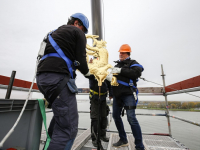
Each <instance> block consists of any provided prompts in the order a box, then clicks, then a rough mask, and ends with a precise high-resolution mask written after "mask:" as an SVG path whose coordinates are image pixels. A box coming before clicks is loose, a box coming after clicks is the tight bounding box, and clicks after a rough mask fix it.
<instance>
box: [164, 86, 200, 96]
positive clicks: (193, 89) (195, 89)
mask: <svg viewBox="0 0 200 150" xmlns="http://www.w3.org/2000/svg"><path fill="white" fill-rule="evenodd" d="M196 91H200V86H199V87H195V88H190V89H184V90H177V91H173V92H167V93H165V95H172V94H180V93H187V92H196Z"/></svg>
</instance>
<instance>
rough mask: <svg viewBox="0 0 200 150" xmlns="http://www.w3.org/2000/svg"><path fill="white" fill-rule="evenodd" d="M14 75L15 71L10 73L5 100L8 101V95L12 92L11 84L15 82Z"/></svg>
mask: <svg viewBox="0 0 200 150" xmlns="http://www.w3.org/2000/svg"><path fill="white" fill-rule="evenodd" d="M15 74H16V71H12V74H11V77H10V82H9V85H8V89H7V93H6V97H5V99H10V94H11V91H12V86H13V82H14V80H15Z"/></svg>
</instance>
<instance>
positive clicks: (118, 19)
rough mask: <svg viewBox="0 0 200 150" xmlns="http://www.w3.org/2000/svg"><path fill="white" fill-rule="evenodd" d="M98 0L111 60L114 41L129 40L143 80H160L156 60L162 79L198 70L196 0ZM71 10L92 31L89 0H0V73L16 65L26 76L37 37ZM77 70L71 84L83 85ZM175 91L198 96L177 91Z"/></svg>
mask: <svg viewBox="0 0 200 150" xmlns="http://www.w3.org/2000/svg"><path fill="white" fill-rule="evenodd" d="M102 4H103V5H102V12H103V22H104V27H105V30H104V31H105V41H106V42H107V50H108V52H109V63H110V64H111V65H113V66H114V62H113V61H115V60H118V50H119V47H120V46H121V45H122V44H129V45H130V46H131V48H132V54H131V58H132V59H135V60H137V61H138V62H139V63H140V64H142V65H143V66H144V69H145V70H144V72H143V75H142V76H143V77H144V78H146V79H147V80H150V81H153V82H156V83H159V84H162V78H161V76H160V75H161V64H163V67H164V72H165V74H166V85H170V84H173V83H176V82H179V81H182V80H186V79H189V78H192V77H195V76H198V75H200V63H199V57H200V1H199V0H123V1H122V0H118V1H116V0H104V1H103V3H102ZM76 12H81V13H83V14H85V15H86V16H87V17H88V19H89V21H90V28H89V33H88V34H92V28H91V3H90V0H73V1H72V0H48V1H47V0H43V1H41V0H28V1H27V0H1V1H0V22H1V23H0V75H4V76H10V75H11V72H12V70H16V71H17V73H16V78H18V79H22V80H26V81H32V79H33V76H34V72H35V64H36V57H37V53H38V50H39V46H40V42H41V41H42V39H43V37H44V36H45V35H46V33H47V32H49V31H50V30H53V29H56V28H58V27H59V26H61V25H63V24H66V22H67V19H68V17H69V16H70V15H71V14H73V13H76ZM77 74H78V76H77V80H76V83H77V86H78V87H88V80H87V79H85V78H84V77H83V76H82V75H81V74H80V73H77ZM152 86H157V85H155V84H152V83H148V82H145V81H141V80H140V82H139V83H138V87H152ZM194 94H197V95H199V96H200V94H199V93H197V92H196V93H194ZM1 97H2V96H1ZM175 97H176V98H177V99H180V98H181V99H182V98H183V99H184V98H187V99H192V100H200V99H199V98H195V97H191V96H187V95H186V96H185V95H183V94H182V96H175ZM172 99H173V98H172Z"/></svg>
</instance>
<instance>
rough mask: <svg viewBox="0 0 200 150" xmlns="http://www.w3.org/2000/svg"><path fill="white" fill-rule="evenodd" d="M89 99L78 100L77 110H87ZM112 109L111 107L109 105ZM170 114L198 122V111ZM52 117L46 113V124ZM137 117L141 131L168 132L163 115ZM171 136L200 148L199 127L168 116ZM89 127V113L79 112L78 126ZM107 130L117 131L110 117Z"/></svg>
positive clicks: (157, 112) (188, 145)
mask: <svg viewBox="0 0 200 150" xmlns="http://www.w3.org/2000/svg"><path fill="white" fill-rule="evenodd" d="M89 108H90V104H89V101H85V100H83V101H81V100H78V110H79V111H89ZM110 109H111V111H112V107H110ZM136 113H142V114H152V113H155V114H164V113H165V112H164V111H162V110H146V109H136ZM170 115H174V116H177V117H180V118H184V119H187V120H190V121H194V122H200V112H188V111H170ZM51 117H52V113H48V114H47V126H48V124H49V122H50V119H51ZM122 119H123V122H124V127H125V130H126V131H129V132H131V128H130V126H129V123H128V121H127V117H126V115H125V116H124V117H123V118H122ZM137 119H138V121H139V123H140V126H141V129H142V133H169V131H168V123H167V118H166V117H164V116H143V115H142V116H141V115H137ZM170 122H171V132H172V137H173V138H175V139H176V140H178V141H179V142H181V143H183V144H184V145H185V146H186V147H188V148H190V149H191V150H200V138H199V137H200V127H199V126H196V125H193V124H189V123H186V122H183V121H180V120H177V119H174V118H170ZM89 127H90V116H89V113H79V128H89ZM109 130H111V131H117V129H116V127H115V124H114V121H113V119H112V121H111V124H110V126H109Z"/></svg>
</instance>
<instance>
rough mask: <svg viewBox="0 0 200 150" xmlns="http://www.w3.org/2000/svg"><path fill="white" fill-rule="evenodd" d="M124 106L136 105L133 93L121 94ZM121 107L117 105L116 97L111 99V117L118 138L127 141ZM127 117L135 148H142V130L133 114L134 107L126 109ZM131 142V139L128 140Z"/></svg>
mask: <svg viewBox="0 0 200 150" xmlns="http://www.w3.org/2000/svg"><path fill="white" fill-rule="evenodd" d="M121 100H122V101H123V104H124V106H136V103H135V99H134V96H133V95H123V96H121ZM121 112H122V107H119V106H118V103H117V101H116V98H115V97H114V99H113V119H114V121H115V125H116V127H117V130H118V132H119V137H120V140H122V141H124V142H127V136H126V132H125V130H124V125H123V122H122V118H121ZM126 114H127V119H128V122H129V124H130V126H131V130H132V133H133V136H134V138H135V145H136V146H135V148H136V149H141V150H144V145H143V143H142V132H141V128H140V125H139V123H138V120H137V118H136V115H135V109H129V110H126ZM130 142H133V141H130Z"/></svg>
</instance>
